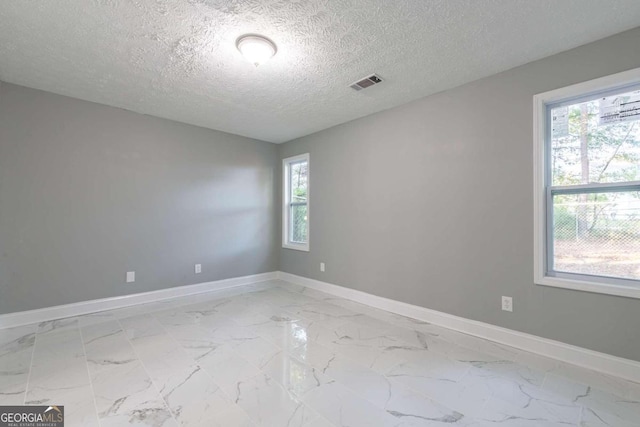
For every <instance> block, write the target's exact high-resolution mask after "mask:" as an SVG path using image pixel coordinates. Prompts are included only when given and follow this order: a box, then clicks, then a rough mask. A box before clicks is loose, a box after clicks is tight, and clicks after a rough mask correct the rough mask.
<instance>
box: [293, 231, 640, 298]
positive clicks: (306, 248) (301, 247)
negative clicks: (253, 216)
mask: <svg viewBox="0 0 640 427" xmlns="http://www.w3.org/2000/svg"><path fill="white" fill-rule="evenodd" d="M282 248H283V249H293V250H296V251H302V252H309V245H294V244H290V243H283V244H282ZM638 298H640V296H639V297H638Z"/></svg>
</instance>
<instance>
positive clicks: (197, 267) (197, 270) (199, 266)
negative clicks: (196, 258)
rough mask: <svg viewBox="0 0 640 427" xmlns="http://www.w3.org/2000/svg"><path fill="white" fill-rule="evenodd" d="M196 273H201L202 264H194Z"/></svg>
mask: <svg viewBox="0 0 640 427" xmlns="http://www.w3.org/2000/svg"><path fill="white" fill-rule="evenodd" d="M195 270H196V274H200V273H202V264H196V268H195Z"/></svg>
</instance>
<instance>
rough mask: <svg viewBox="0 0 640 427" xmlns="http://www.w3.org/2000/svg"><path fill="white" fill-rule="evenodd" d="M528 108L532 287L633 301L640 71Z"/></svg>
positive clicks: (639, 217) (639, 279)
mask: <svg viewBox="0 0 640 427" xmlns="http://www.w3.org/2000/svg"><path fill="white" fill-rule="evenodd" d="M535 103H536V107H535V108H536V111H535V117H534V120H536V129H535V131H536V132H535V133H536V136H535V139H534V144H535V152H536V165H535V168H536V188H535V197H536V200H535V205H536V225H535V233H536V236H535V239H536V248H535V251H536V253H535V256H536V259H535V264H536V266H535V268H536V277H535V281H536V283H538V284H542V285H550V286H559V287H565V288H572V289H579V290H585V291H592V292H600V293H608V294H614V295H622V296H631V297H637V298H640V70H632V71H630V72H626V73H621V74H618V75H615V76H609V77H605V78H603V79H598V80H594V81H590V82H586V83H582V84H579V85H575V86H571V87H568V88H563V89H559V90H556V91H552V92H547V93H545V94H541V95H536V98H535Z"/></svg>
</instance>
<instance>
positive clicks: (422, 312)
mask: <svg viewBox="0 0 640 427" xmlns="http://www.w3.org/2000/svg"><path fill="white" fill-rule="evenodd" d="M278 278H280V279H282V280H285V281H287V282H291V283H293V284H296V285H300V286H304V287H307V288H310V289H315V290H317V291H321V292H325V293H327V294H331V295H335V296H338V297H342V298H345V299H349V300H352V301H356V302H359V303H361V304H366V305H368V306H371V307H375V308H379V309H381V310H386V311H390V312H392V313H396V314H400V315H403V316H406V317H411V318H413V319H418V320H422V321H424V322H429V323H432V324H434V325H438V326H443V327H445V328H448V329H453V330H455V331H458V332H463V333H465V334H469V335H473V336H476V337H479V338H484V339H487V340H490V341H494V342H497V343H500V344H505V345H508V346H511V347H515V348H518V349H521V350H525V351H529V352H531V353H536V354H540V355H542V356H546V357H550V358H553V359H556V360H560V361H563V362H567V363H571V364H574V365H578V366H582V367H584V368H588V369H592V370H594V371H598V372H603V373H605V374H609V375H613V376H616V377H620V378H624V379H626V380H630V381H635V382H639V383H640V362H637V361H634V360H629V359H623V358H621V357H616V356H612V355H609V354H606V353H600V352H597V351H593V350H588V349H585V348H582V347H577V346H574V345H570V344H565V343H563V342H560V341H554V340H550V339H547V338H542V337H538V336H535V335H531V334H527V333H524V332H518V331H514V330H511V329H507V328H502V327H500V326H495V325H491V324H488V323H484V322H479V321H476V320H470V319H465V318H464V317H458V316H454V315H451V314H447V313H442V312H440V311H436V310H431V309H428V308H424V307H419V306H416V305H412V304H407V303H404V302H400V301H395V300H392V299H388V298H384V297H379V296H376V295H372V294H368V293H366V292H362V291H358V290H355V289H350V288H345V287H343V286H337V285H332V284H330V283H326V282H321V281H319V280H314V279H309V278H306V277H302V276H296V275H294V274H290V273H285V272H279V273H278Z"/></svg>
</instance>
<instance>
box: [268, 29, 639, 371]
mask: <svg viewBox="0 0 640 427" xmlns="http://www.w3.org/2000/svg"><path fill="white" fill-rule="evenodd" d="M635 67H640V29H635V30H632V31H629V32H626V33H622V34H619V35H617V36H614V37H611V38H608V39H605V40H601V41H599V42H596V43H593V44H590V45H586V46H583V47H580V48H577V49H573V50H571V51H567V52H564V53H562V54H559V55H556V56H553V57H549V58H546V59H543V60H540V61H537V62H533V63H530V64H528V65H525V66H522V67H519V68H516V69H513V70H510V71H507V72H504V73H501V74H498V75H494V76H491V77H488V78H485V79H482V80H479V81H476V82H473V83H471V84H467V85H465V86H462V87H459V88H456V89H453V90H448V91H446V92H443V93H440V94H436V95H433V96H430V97H427V98H423V99H421V100H418V101H416V102H413V103H411V104H407V105H404V106H401V107H398V108H394V109H392V110H388V111H386V112H382V113H378V114H375V115H372V116H368V117H365V118H363V119H359V120H356V121H353V122H350V123H347V124H344V125H340V126H337V127H334V128H332V129H328V130H325V131H322V132H319V133H316V134H314V135H311V136H307V137H304V138H301V139H298V140H295V141H292V142H289V143H287V144H284V145H282V146H280V156H281V157H282V158H284V157H288V156H292V155H296V154H300V153H305V152H309V153H311V184H310V185H311V209H312V210H311V251H310V252H309V253H304V252H298V251H295V250H289V249H282V250H281V261H280V264H281V265H280V267H281V270H283V271H286V272H289V273H293V274H298V275H302V276H306V277H310V278H314V279H318V280H322V281H326V282H330V283H334V284H338V285H342V286H346V287H350V288H354V289H358V290H362V291H365V292H369V293H372V294H375V295H380V296H383V297H388V298H392V299H396V300H400V301H404V302H408V303H412V304H417V305H420V306H424V307H428V308H431V309H435V310H440V311H443V312H446V313H451V314H454V315H458V316H463V317H466V318H470V319H475V320H480V321H483V322H488V323H491V324H495V325H500V326H504V327H507V328H511V329H515V330H518V331H524V332H528V333H532V334H535V335H539V336H542V337H547V338H551V339H555V340H559V341H563V342H566V343H570V344H575V345H578V346H582V347H586V348H590V349H593V350H597V351H602V352H606V353H610V354H614V355H617V356H621V357H626V358H630V359H635V360H640V332H639V330H638V325H639V324H640V323H639V317H638V315H639V313H640V300H637V299H627V298H621V297H614V296H608V295H599V294H591V293H585V292H578V291H569V290H562V289H554V288H548V287H542V286H537V285H534V284H533V238H532V235H533V190H532V187H533V178H532V177H533V158H532V151H533V148H532V144H533V143H532V139H533V138H532V127H533V124H532V121H533V119H532V117H533V110H532V108H533V107H532V104H533V95H534V94H536V93H539V92H544V91H548V90H551V89H555V88H558V87H562V86H566V85H569V84H572V83H577V82H581V81H585V80H589V79H593V78H596V77H600V76H604V75H607V74H611V73H616V72H620V71H624V70H628V69H631V68H635ZM383 84H384V83H383ZM354 96H358V95H357V94H355V95H354ZM321 261H324V262H325V263H326V272H325V273H320V269H319V264H320V262H321ZM501 295H508V296H512V297H513V298H514V312H513V313H507V312H503V311H501V310H500V297H501Z"/></svg>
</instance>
